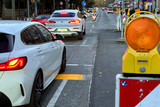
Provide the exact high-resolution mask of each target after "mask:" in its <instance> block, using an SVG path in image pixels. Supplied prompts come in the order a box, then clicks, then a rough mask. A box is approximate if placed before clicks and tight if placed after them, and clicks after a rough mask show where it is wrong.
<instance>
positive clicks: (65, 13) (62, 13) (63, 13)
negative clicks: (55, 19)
mask: <svg viewBox="0 0 160 107" xmlns="http://www.w3.org/2000/svg"><path fill="white" fill-rule="evenodd" d="M60 14H61V15H67V14H68V13H67V12H61V13H60Z"/></svg>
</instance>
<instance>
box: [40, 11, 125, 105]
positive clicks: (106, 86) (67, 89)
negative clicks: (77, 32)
mask: <svg viewBox="0 0 160 107" xmlns="http://www.w3.org/2000/svg"><path fill="white" fill-rule="evenodd" d="M86 26H87V27H86V35H85V37H84V39H83V40H77V39H76V38H65V40H64V43H65V44H66V49H67V67H66V72H65V73H63V74H71V76H73V77H74V75H73V74H79V75H81V76H83V78H82V79H62V80H54V81H53V82H52V84H50V86H49V87H48V88H47V89H46V90H44V96H43V99H42V107H114V105H115V104H114V101H115V76H116V74H118V73H121V68H122V67H121V62H122V56H123V53H124V52H125V50H126V48H127V45H126V43H123V42H117V39H118V38H120V32H114V31H115V28H116V14H115V13H114V14H107V13H106V11H100V14H99V16H98V17H97V20H96V21H92V17H88V19H87V21H86ZM66 77H67V75H66Z"/></svg>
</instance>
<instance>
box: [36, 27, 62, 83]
mask: <svg viewBox="0 0 160 107" xmlns="http://www.w3.org/2000/svg"><path fill="white" fill-rule="evenodd" d="M37 28H38V29H39V30H40V31H41V34H42V37H43V38H45V40H46V43H45V44H46V50H47V53H46V54H47V56H46V57H47V58H46V60H47V62H46V63H47V64H48V65H47V66H48V67H47V70H44V71H45V72H44V77H45V81H48V82H49V80H47V79H48V78H49V77H50V76H51V75H52V74H53V73H54V72H55V71H57V69H58V68H59V67H60V65H61V54H62V46H61V45H60V44H59V42H58V41H54V38H53V36H52V34H51V33H50V32H49V31H48V30H47V29H46V28H45V27H43V26H42V25H37Z"/></svg>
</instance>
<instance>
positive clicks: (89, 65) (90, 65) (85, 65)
mask: <svg viewBox="0 0 160 107" xmlns="http://www.w3.org/2000/svg"><path fill="white" fill-rule="evenodd" d="M84 66H85V67H93V66H94V65H84Z"/></svg>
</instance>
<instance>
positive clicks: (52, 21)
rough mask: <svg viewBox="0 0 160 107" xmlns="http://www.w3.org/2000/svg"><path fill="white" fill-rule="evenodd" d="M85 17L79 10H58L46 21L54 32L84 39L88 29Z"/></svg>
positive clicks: (47, 25)
mask: <svg viewBox="0 0 160 107" xmlns="http://www.w3.org/2000/svg"><path fill="white" fill-rule="evenodd" d="M85 18H86V17H85V16H83V15H82V14H81V13H80V11H78V10H56V11H54V12H53V14H52V15H51V17H50V18H49V19H48V21H47V22H46V27H47V28H48V29H49V31H51V32H52V33H53V34H62V35H63V36H64V37H66V36H76V37H78V39H80V40H82V39H83V35H85V31H86V24H85V23H86V22H85Z"/></svg>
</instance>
